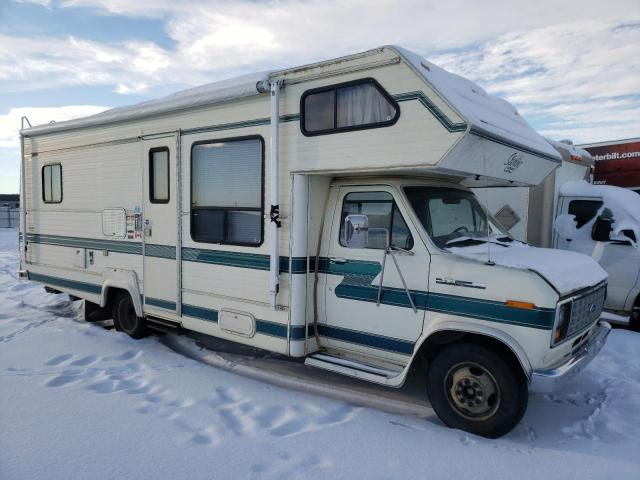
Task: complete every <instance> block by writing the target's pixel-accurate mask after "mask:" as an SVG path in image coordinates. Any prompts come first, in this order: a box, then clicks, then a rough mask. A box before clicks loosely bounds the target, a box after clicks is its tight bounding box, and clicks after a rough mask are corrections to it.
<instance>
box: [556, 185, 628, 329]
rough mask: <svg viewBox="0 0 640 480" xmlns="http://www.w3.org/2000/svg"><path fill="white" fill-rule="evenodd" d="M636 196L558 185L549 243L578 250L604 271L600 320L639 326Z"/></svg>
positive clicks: (610, 189)
mask: <svg viewBox="0 0 640 480" xmlns="http://www.w3.org/2000/svg"><path fill="white" fill-rule="evenodd" d="M638 240H640V196H639V195H638V194H637V193H636V192H634V191H633V190H629V189H626V188H621V187H615V186H611V185H592V184H589V183H587V182H584V181H583V182H568V183H566V184H564V185H563V186H562V188H561V189H560V195H559V197H558V211H557V218H556V220H555V229H554V236H553V247H554V248H561V249H564V250H572V251H574V252H580V253H584V254H586V255H589V256H590V257H592V258H593V259H594V260H595V261H597V262H598V263H599V264H600V266H601V267H602V268H603V269H604V270H605V271H606V272H607V274H608V275H609V278H608V288H607V298H606V300H605V303H604V309H605V314H604V315H603V318H606V319H607V320H608V321H609V322H611V323H617V324H622V325H628V326H630V327H631V328H632V329H634V330H640V244H638Z"/></svg>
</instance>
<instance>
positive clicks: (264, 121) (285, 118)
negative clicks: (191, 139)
mask: <svg viewBox="0 0 640 480" xmlns="http://www.w3.org/2000/svg"><path fill="white" fill-rule="evenodd" d="M298 120H300V114H298V113H295V114H291V115H282V116H281V117H280V123H286V122H295V121H298ZM270 124H271V118H268V117H264V118H256V119H253V120H243V121H240V122H232V123H219V124H215V125H206V126H204V127H196V128H187V129H185V130H182V132H181V133H182V135H195V134H197V133H204V132H221V131H225V130H233V129H236V128H248V127H259V126H262V125H270Z"/></svg>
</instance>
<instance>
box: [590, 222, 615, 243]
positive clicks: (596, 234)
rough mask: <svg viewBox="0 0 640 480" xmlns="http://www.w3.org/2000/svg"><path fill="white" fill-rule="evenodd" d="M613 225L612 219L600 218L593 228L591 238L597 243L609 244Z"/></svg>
mask: <svg viewBox="0 0 640 480" xmlns="http://www.w3.org/2000/svg"><path fill="white" fill-rule="evenodd" d="M611 224H612V221H611V219H609V218H603V217H598V218H597V219H596V221H595V222H594V224H593V227H592V228H591V238H592V239H593V240H595V241H596V242H608V241H609V240H610V239H611V237H610V236H611V231H612V230H613V229H612V228H611Z"/></svg>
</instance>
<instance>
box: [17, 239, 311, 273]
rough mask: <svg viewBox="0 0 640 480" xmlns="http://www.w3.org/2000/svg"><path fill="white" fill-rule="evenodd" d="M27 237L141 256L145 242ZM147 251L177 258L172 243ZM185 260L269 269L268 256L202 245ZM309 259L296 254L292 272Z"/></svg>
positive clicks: (285, 261)
mask: <svg viewBox="0 0 640 480" xmlns="http://www.w3.org/2000/svg"><path fill="white" fill-rule="evenodd" d="M27 240H28V241H30V242H32V243H41V244H47V245H61V246H66V247H76V248H89V249H95V250H107V251H110V252H119V253H130V254H134V255H142V243H140V242H127V241H116V240H102V239H95V238H79V237H64V236H58V235H41V234H28V235H27ZM145 254H146V255H147V256H149V257H154V258H168V259H175V258H176V248H175V247H174V246H171V245H156V244H146V245H145ZM182 259H183V260H185V261H188V262H199V263H209V264H213V265H226V266H232V267H241V268H250V269H256V270H269V268H270V257H269V255H262V254H255V253H243V252H227V251H221V250H207V249H200V248H186V247H185V248H183V249H182ZM280 271H281V272H285V273H286V272H289V257H286V256H281V257H280ZM306 271H307V258H306V257H293V259H292V273H306Z"/></svg>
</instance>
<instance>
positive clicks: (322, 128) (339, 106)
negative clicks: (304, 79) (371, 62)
mask: <svg viewBox="0 0 640 480" xmlns="http://www.w3.org/2000/svg"><path fill="white" fill-rule="evenodd" d="M300 111H301V115H302V121H301V122H300V125H301V128H302V133H304V134H305V135H307V136H311V135H322V134H328V133H337V132H343V131H352V130H361V129H364V128H375V127H385V126H389V125H393V124H394V123H395V122H396V121H397V120H398V116H399V115H400V107H398V104H397V103H396V101H395V100H393V98H391V96H390V95H389V94H388V93H387V92H385V90H384V89H383V88H382V87H381V86H380V85H379V84H378V82H376V81H375V80H374V79H372V78H368V79H364V80H357V81H355V82H349V83H342V84H338V85H331V86H328V87H322V88H317V89H314V90H309V91H307V92H305V93H304V94H303V95H302V100H301V106H300Z"/></svg>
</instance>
